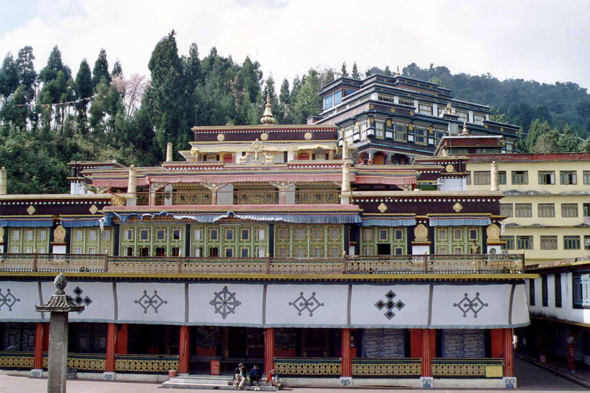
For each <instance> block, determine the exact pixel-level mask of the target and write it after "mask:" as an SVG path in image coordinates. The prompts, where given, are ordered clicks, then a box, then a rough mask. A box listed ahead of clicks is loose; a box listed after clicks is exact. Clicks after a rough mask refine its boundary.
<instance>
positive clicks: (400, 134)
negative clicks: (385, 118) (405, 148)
mask: <svg viewBox="0 0 590 393" xmlns="http://www.w3.org/2000/svg"><path fill="white" fill-rule="evenodd" d="M407 133H408V130H407V127H406V126H405V125H402V124H395V125H394V126H393V139H394V140H396V141H398V142H405V141H406V135H407Z"/></svg>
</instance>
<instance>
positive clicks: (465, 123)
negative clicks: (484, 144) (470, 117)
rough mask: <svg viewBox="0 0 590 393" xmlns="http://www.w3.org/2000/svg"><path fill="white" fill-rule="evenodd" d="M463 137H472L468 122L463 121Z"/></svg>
mask: <svg viewBox="0 0 590 393" xmlns="http://www.w3.org/2000/svg"><path fill="white" fill-rule="evenodd" d="M461 135H463V136H468V135H471V134H470V133H469V130H468V129H467V120H464V121H463V132H462V133H461Z"/></svg>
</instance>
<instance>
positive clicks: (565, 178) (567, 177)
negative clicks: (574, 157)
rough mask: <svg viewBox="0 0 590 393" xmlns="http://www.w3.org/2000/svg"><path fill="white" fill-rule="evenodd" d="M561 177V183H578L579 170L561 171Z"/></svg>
mask: <svg viewBox="0 0 590 393" xmlns="http://www.w3.org/2000/svg"><path fill="white" fill-rule="evenodd" d="M559 177H560V178H561V184H577V183H578V179H577V172H576V171H561V172H560V173H559Z"/></svg>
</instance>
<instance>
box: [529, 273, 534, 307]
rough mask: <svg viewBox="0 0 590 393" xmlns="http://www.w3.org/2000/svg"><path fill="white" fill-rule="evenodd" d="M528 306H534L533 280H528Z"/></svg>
mask: <svg viewBox="0 0 590 393" xmlns="http://www.w3.org/2000/svg"><path fill="white" fill-rule="evenodd" d="M529 304H530V305H531V306H534V305H535V280H532V279H531V280H529Z"/></svg>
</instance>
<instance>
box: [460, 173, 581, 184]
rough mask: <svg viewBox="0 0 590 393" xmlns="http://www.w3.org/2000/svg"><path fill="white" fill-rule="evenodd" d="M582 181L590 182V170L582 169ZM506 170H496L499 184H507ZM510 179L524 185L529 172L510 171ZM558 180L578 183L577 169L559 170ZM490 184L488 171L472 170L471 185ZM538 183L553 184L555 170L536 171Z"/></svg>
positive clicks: (566, 182)
mask: <svg viewBox="0 0 590 393" xmlns="http://www.w3.org/2000/svg"><path fill="white" fill-rule="evenodd" d="M582 177H583V182H584V184H587V185H588V184H590V171H583V176H582ZM506 181H507V176H506V171H498V182H499V184H501V185H502V184H503V185H505V184H507V183H506ZM511 181H512V183H511V184H513V185H525V184H529V172H528V171H511ZM559 181H560V184H562V185H576V184H578V173H577V171H559ZM469 183H470V182H469V180H468V183H467V184H469ZM490 184H491V173H490V171H474V172H473V185H474V186H485V185H490ZM538 184H540V185H554V184H556V182H555V171H539V172H538Z"/></svg>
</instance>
